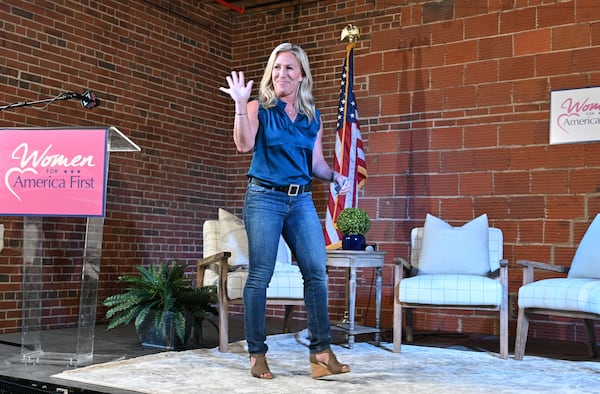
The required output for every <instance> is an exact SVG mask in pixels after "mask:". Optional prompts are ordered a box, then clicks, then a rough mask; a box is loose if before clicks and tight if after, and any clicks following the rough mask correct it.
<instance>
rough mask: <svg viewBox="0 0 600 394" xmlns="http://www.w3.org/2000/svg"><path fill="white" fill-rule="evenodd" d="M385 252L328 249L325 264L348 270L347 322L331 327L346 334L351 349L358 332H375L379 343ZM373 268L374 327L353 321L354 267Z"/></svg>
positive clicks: (354, 296) (376, 340)
mask: <svg viewBox="0 0 600 394" xmlns="http://www.w3.org/2000/svg"><path fill="white" fill-rule="evenodd" d="M385 253H386V252H372V251H364V250H328V251H327V266H328V267H338V268H346V269H348V271H349V276H348V282H347V289H346V294H347V296H346V302H347V307H348V322H347V323H346V322H343V323H341V324H338V325H336V326H333V327H332V329H337V330H342V331H344V332H346V333H347V335H348V347H349V348H350V349H352V347H353V345H354V336H355V335H358V334H368V333H375V342H376V343H377V344H379V342H380V335H379V333H380V332H381V329H380V324H381V285H382V280H381V271H382V269H383V258H384V256H385ZM357 268H375V270H376V271H375V273H376V280H375V286H376V290H375V327H367V326H362V325H359V324H355V323H354V317H355V309H356V269H357Z"/></svg>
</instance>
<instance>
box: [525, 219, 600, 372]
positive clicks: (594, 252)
mask: <svg viewBox="0 0 600 394" xmlns="http://www.w3.org/2000/svg"><path fill="white" fill-rule="evenodd" d="M517 264H519V265H522V266H524V267H525V268H524V270H523V285H522V286H521V288H520V289H519V301H518V302H519V315H518V318H517V338H516V344H515V360H522V359H523V356H524V354H525V345H526V343H527V333H528V331H529V318H530V316H531V315H536V314H537V315H550V316H561V317H568V318H579V319H583V321H584V330H585V333H586V335H587V345H588V349H589V354H590V355H591V356H592V357H597V356H598V349H597V346H596V335H595V331H594V321H595V320H600V214H598V215H596V217H595V219H594V220H593V221H592V223H591V224H590V226H589V227H588V229H587V231H586V232H585V234H584V236H583V238H582V240H581V243H580V244H579V246H578V247H577V251H576V252H575V256H574V257H573V261H572V262H571V266H570V268H569V267H565V266H561V265H551V264H547V263H543V262H535V261H530V260H518V261H517ZM535 270H538V271H540V270H542V271H546V272H554V273H557V274H558V277H553V278H547V279H542V280H538V281H534V272H535ZM565 274H566V276H565Z"/></svg>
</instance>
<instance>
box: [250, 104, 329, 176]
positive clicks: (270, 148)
mask: <svg viewBox="0 0 600 394" xmlns="http://www.w3.org/2000/svg"><path fill="white" fill-rule="evenodd" d="M285 105H286V104H285V103H284V102H283V101H281V100H278V101H277V105H276V106H275V107H273V108H270V109H265V108H263V107H262V105H259V107H258V122H259V125H258V132H257V134H256V141H255V144H254V153H253V156H252V162H251V163H250V169H249V170H248V174H247V175H248V176H249V177H254V178H257V179H259V180H260V181H262V182H263V183H266V184H268V185H271V186H286V185H289V184H292V183H294V184H298V185H306V184H308V183H310V182H311V181H312V151H313V148H314V146H315V141H316V139H317V134H318V132H319V128H320V127H321V114H320V112H319V111H318V110H316V111H315V114H316V116H317V120H314V119H313V120H312V121H311V122H310V123H309V121H308V118H307V117H306V115H304V114H298V115H297V116H296V120H295V121H293V122H292V120H291V119H290V118H289V117H288V116H287V114H286V113H285Z"/></svg>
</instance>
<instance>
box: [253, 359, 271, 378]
mask: <svg viewBox="0 0 600 394" xmlns="http://www.w3.org/2000/svg"><path fill="white" fill-rule="evenodd" d="M253 358H254V365H252V359H253ZM250 373H251V374H252V376H254V377H255V378H259V379H273V374H272V373H271V370H269V365H268V364H267V358H266V357H265V355H264V354H251V355H250Z"/></svg>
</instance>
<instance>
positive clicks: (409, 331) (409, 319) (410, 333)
mask: <svg viewBox="0 0 600 394" xmlns="http://www.w3.org/2000/svg"><path fill="white" fill-rule="evenodd" d="M405 314H406V342H409V343H412V342H413V341H414V339H415V338H414V330H413V310H412V309H407V310H406V313H405Z"/></svg>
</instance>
